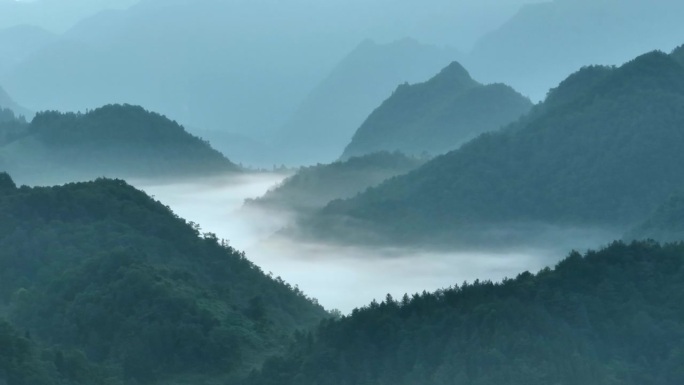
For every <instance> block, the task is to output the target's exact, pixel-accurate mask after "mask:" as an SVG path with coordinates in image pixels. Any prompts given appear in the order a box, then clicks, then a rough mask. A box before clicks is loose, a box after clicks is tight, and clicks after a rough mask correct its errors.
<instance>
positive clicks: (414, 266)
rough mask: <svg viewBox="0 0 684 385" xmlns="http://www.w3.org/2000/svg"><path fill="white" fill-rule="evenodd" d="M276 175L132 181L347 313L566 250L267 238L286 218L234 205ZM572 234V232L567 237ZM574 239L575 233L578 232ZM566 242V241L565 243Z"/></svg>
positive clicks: (538, 262)
mask: <svg viewBox="0 0 684 385" xmlns="http://www.w3.org/2000/svg"><path fill="white" fill-rule="evenodd" d="M283 178H284V176H283V175H276V174H259V175H251V176H241V177H226V178H214V179H210V180H203V181H199V182H192V183H191V182H182V183H176V184H146V183H144V182H139V183H134V184H135V185H136V187H138V188H141V189H143V190H144V191H146V192H147V193H148V194H150V195H152V196H154V197H155V198H156V199H158V200H160V201H161V202H163V203H164V204H166V205H168V206H170V207H171V208H172V209H173V210H174V212H175V213H176V214H178V215H180V216H181V217H183V218H185V219H187V220H188V221H193V222H196V223H198V224H200V226H201V227H202V231H203V232H212V233H215V234H216V235H217V236H218V237H219V238H224V239H226V240H228V241H229V242H230V244H231V245H232V246H233V247H235V248H237V249H238V250H244V251H245V252H246V254H247V257H248V258H249V259H250V260H251V261H253V262H254V263H256V264H257V265H258V266H260V267H261V268H262V269H263V270H264V272H266V273H269V272H271V273H273V275H274V276H280V277H281V278H282V279H284V280H285V281H287V282H288V283H290V284H292V285H298V286H299V288H300V289H301V290H303V291H304V292H305V293H306V294H307V295H309V296H310V297H313V298H316V299H318V301H319V302H320V303H321V304H322V305H323V306H325V307H326V308H327V309H335V308H336V309H339V310H341V311H342V312H343V313H345V314H346V313H349V312H350V311H351V310H352V309H353V308H355V307H360V306H364V305H367V304H368V303H370V301H372V300H373V299H377V300H378V301H381V300H382V299H384V297H385V295H386V294H387V293H390V294H392V296H394V297H395V298H401V296H403V294H404V293H409V294H412V293H416V292H422V291H423V290H427V291H434V290H436V289H439V288H445V287H449V286H452V285H454V284H459V285H460V284H461V283H463V281H468V282H472V281H474V280H475V279H480V280H493V281H498V280H501V279H502V278H505V277H511V278H512V277H515V276H517V275H518V274H519V273H521V272H523V271H525V270H529V271H532V272H536V271H538V270H539V269H541V268H542V267H544V266H547V265H553V264H555V262H556V261H558V260H559V259H561V258H563V257H564V256H565V255H567V253H568V252H569V251H570V250H571V249H572V246H567V247H566V246H559V247H558V248H554V249H553V250H525V251H511V252H506V253H503V252H497V253H485V252H452V253H445V252H411V251H407V250H401V249H377V248H359V247H339V246H330V245H314V244H303V243H298V242H293V241H289V240H284V239H278V240H274V239H273V237H272V234H273V233H274V232H275V231H277V230H278V229H279V228H281V227H282V226H283V225H284V224H285V223H287V218H284V217H283V216H282V215H277V214H274V213H263V212H262V213H255V212H246V211H245V210H240V208H241V207H242V203H243V201H244V199H245V198H254V197H258V196H260V195H262V194H263V193H264V192H266V190H268V188H270V187H271V186H273V185H275V184H277V183H278V182H280V181H281V180H282V179H283ZM573 238H574V237H573ZM578 239H580V238H578ZM579 242H582V243H579V244H576V246H575V244H573V246H574V247H577V248H582V247H595V246H598V245H599V244H600V243H599V242H598V241H591V240H587V239H586V238H584V239H580V241H579ZM568 244H572V243H570V242H569V243H568Z"/></svg>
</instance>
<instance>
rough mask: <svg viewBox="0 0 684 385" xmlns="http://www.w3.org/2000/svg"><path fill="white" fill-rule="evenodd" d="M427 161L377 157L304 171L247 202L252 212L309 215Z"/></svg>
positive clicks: (399, 157)
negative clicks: (288, 212) (289, 212)
mask: <svg viewBox="0 0 684 385" xmlns="http://www.w3.org/2000/svg"><path fill="white" fill-rule="evenodd" d="M423 163H424V161H422V160H419V159H415V158H409V157H407V156H406V155H403V154H400V153H392V154H390V153H387V152H382V153H375V154H370V155H365V156H361V157H354V158H351V159H349V160H347V161H344V162H342V161H338V162H334V163H331V164H319V165H316V166H310V167H304V168H302V169H300V170H299V171H297V173H296V174H295V175H293V176H291V177H289V178H287V179H285V180H284V181H283V182H282V183H281V184H280V185H278V186H277V187H276V188H274V189H271V190H269V191H268V192H267V193H266V194H265V195H264V196H262V197H260V198H257V199H250V200H247V201H246V202H245V203H246V206H247V207H251V208H262V209H275V210H285V211H291V212H295V213H299V214H307V213H310V212H312V211H313V210H315V209H319V208H321V207H323V206H325V205H326V204H327V203H328V202H330V201H332V200H335V199H344V198H350V197H353V196H354V195H356V194H358V193H360V192H362V191H364V190H366V189H367V188H369V187H372V186H375V185H377V184H379V183H381V182H382V181H384V180H386V179H389V178H392V177H394V176H397V175H401V174H405V173H407V172H409V171H411V170H413V169H415V168H417V167H418V166H420V165H421V164H423Z"/></svg>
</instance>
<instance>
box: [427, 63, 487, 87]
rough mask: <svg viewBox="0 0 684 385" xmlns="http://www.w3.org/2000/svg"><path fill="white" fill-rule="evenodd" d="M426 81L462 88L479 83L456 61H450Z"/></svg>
mask: <svg viewBox="0 0 684 385" xmlns="http://www.w3.org/2000/svg"><path fill="white" fill-rule="evenodd" d="M428 83H433V84H434V83H439V84H448V85H450V86H459V87H462V88H470V87H474V86H476V85H478V84H479V83H477V82H476V81H475V80H473V78H472V77H471V76H470V73H468V70H466V69H465V68H464V67H463V66H462V65H461V64H460V63H459V62H456V61H453V62H451V64H449V65H448V66H446V67H445V68H444V69H442V70H441V71H440V72H439V73H438V74H437V75H435V76H434V77H433V78H432V79H430V80H429V81H428Z"/></svg>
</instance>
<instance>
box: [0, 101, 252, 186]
mask: <svg viewBox="0 0 684 385" xmlns="http://www.w3.org/2000/svg"><path fill="white" fill-rule="evenodd" d="M0 131H2V132H3V135H2V137H4V138H6V139H5V141H4V143H3V145H2V146H1V147H0V158H2V159H3V160H4V164H5V167H6V169H7V170H10V171H12V172H14V173H15V174H16V179H17V180H19V181H21V182H22V183H32V184H33V183H46V182H62V183H63V182H67V181H72V180H82V179H89V178H94V177H98V176H115V177H124V176H125V177H137V178H159V177H162V178H165V177H166V178H174V177H188V176H195V177H196V176H202V175H205V176H206V175H215V174H219V173H226V172H236V171H239V170H240V168H239V167H238V166H236V165H235V164H234V163H232V162H230V161H229V160H228V159H226V158H225V157H224V156H223V155H222V154H221V153H220V152H218V151H216V150H214V149H213V148H212V147H211V146H210V145H209V143H207V142H205V141H203V140H201V139H199V138H197V137H195V136H192V135H191V134H189V133H187V132H186V131H185V129H184V128H183V127H182V126H180V125H179V124H178V123H176V122H174V121H171V120H169V119H167V118H166V117H164V116H162V115H159V114H156V113H152V112H148V111H146V110H144V109H143V108H142V107H137V106H131V105H108V106H104V107H101V108H98V109H95V110H92V111H89V112H87V113H85V114H81V113H60V112H54V111H52V112H50V111H48V112H41V113H39V114H37V115H36V117H35V118H33V120H32V121H31V122H30V123H23V124H17V123H16V122H7V123H4V124H0Z"/></svg>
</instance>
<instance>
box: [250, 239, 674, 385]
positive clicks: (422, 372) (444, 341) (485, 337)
mask: <svg viewBox="0 0 684 385" xmlns="http://www.w3.org/2000/svg"><path fill="white" fill-rule="evenodd" d="M683 282H684V245H683V244H681V243H680V244H671V245H666V246H660V245H658V244H655V243H649V242H643V243H632V244H623V243H614V244H612V245H610V246H608V247H606V248H604V249H602V250H599V251H590V252H588V253H587V254H586V255H584V256H582V255H580V254H579V253H577V252H573V253H571V254H570V255H569V256H568V257H567V259H565V260H563V261H562V262H560V263H559V264H558V265H557V266H556V267H555V268H554V269H548V268H547V269H544V270H542V271H540V272H539V273H538V274H536V275H535V274H531V273H529V272H525V273H522V274H520V275H518V276H517V277H516V278H514V279H507V280H504V281H503V282H502V283H493V282H490V281H475V282H473V283H464V284H463V285H461V286H454V287H452V288H448V289H444V290H440V291H437V292H434V293H427V292H423V293H422V294H414V295H413V296H404V297H403V298H402V299H394V298H392V297H391V296H387V298H386V299H384V300H383V301H382V302H380V303H378V302H376V301H373V302H372V303H371V304H370V305H368V306H366V307H364V308H361V309H357V310H355V311H354V312H352V314H351V315H349V316H346V317H343V318H342V319H340V320H329V321H325V322H323V323H322V324H321V325H320V326H319V327H318V328H317V329H315V330H314V331H313V332H311V333H302V334H300V335H299V337H298V340H297V342H296V343H294V344H293V345H292V346H291V347H290V349H289V351H288V353H287V354H285V355H283V356H281V357H277V358H273V359H271V360H269V361H268V362H267V363H266V364H265V365H264V368H263V370H262V371H261V372H255V373H254V374H253V375H252V377H251V379H250V381H248V382H247V383H248V384H250V385H295V384H297V385H300V384H319V385H328V384H330V385H354V384H376V385H396V384H406V385H408V384H423V385H453V384H477V385H489V384H492V385H494V384H511V385H518V384H520V385H548V384H567V385H584V384H596V385H609V384H624V385H632V384H633V385H641V384H658V385H671V384H679V383H682V382H683V381H684V371H682V367H683V365H684V352H683V351H682V346H684V332H683V331H684V311H682V306H681V304H682V303H683V301H684V284H683Z"/></svg>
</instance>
